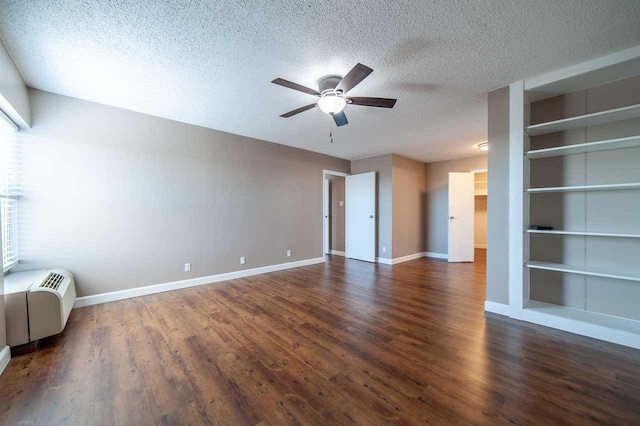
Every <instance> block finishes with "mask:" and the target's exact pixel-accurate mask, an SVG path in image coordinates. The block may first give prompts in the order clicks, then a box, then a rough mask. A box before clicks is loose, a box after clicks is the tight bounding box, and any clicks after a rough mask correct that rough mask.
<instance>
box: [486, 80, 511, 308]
mask: <svg viewBox="0 0 640 426" xmlns="http://www.w3.org/2000/svg"><path fill="white" fill-rule="evenodd" d="M488 134H489V154H488V164H489V167H488V168H489V174H488V181H489V184H488V189H487V300H488V301H491V302H496V303H502V304H508V303H509V262H508V259H509V87H504V88H502V89H498V90H495V91H493V92H490V93H489V96H488Z"/></svg>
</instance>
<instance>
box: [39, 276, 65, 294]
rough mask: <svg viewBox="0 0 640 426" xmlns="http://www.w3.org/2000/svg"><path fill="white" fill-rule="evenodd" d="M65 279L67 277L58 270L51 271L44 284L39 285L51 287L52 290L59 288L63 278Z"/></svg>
mask: <svg viewBox="0 0 640 426" xmlns="http://www.w3.org/2000/svg"><path fill="white" fill-rule="evenodd" d="M64 279H65V277H64V276H62V275H60V274H58V273H57V272H51V273H50V274H49V275H47V278H45V279H44V281H43V282H42V284H40V285H39V287H44V288H50V289H51V290H57V289H58V287H60V284H61V283H62V280H64Z"/></svg>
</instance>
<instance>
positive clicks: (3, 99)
mask: <svg viewBox="0 0 640 426" xmlns="http://www.w3.org/2000/svg"><path fill="white" fill-rule="evenodd" d="M0 75H2V76H3V78H2V79H1V80H0V110H2V111H3V112H4V113H5V114H6V115H7V116H8V117H9V118H10V119H11V120H12V121H13V122H14V123H15V124H17V125H18V127H31V107H30V104H29V91H28V89H27V86H26V84H25V83H24V80H23V79H22V76H21V75H20V72H19V71H18V68H17V67H16V65H15V63H14V62H13V59H12V58H11V55H9V52H8V51H7V49H6V47H5V45H4V43H2V41H0Z"/></svg>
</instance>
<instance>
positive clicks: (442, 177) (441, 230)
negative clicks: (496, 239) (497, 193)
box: [425, 155, 487, 254]
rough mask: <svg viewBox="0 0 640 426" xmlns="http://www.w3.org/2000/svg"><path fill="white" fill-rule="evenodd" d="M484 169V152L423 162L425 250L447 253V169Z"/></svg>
mask: <svg viewBox="0 0 640 426" xmlns="http://www.w3.org/2000/svg"><path fill="white" fill-rule="evenodd" d="M486 168H487V156H486V155H480V156H477V157H470V158H462V159H458V160H449V161H438V162H435V163H427V164H426V168H425V170H426V174H425V179H426V207H425V223H426V230H425V232H426V235H425V251H426V252H431V253H440V254H447V253H448V251H449V242H448V226H449V225H448V223H447V216H448V212H449V172H470V171H472V170H481V169H486Z"/></svg>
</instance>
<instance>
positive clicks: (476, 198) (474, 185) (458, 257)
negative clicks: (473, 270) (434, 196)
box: [448, 169, 487, 262]
mask: <svg viewBox="0 0 640 426" xmlns="http://www.w3.org/2000/svg"><path fill="white" fill-rule="evenodd" d="M448 191H449V216H448V220H449V229H448V243H449V244H448V246H449V252H448V261H449V262H474V261H476V255H478V256H477V257H478V259H479V260H481V261H484V260H485V259H486V248H487V170H486V169H483V170H472V171H471V172H449V186H448ZM478 251H480V252H478Z"/></svg>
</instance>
